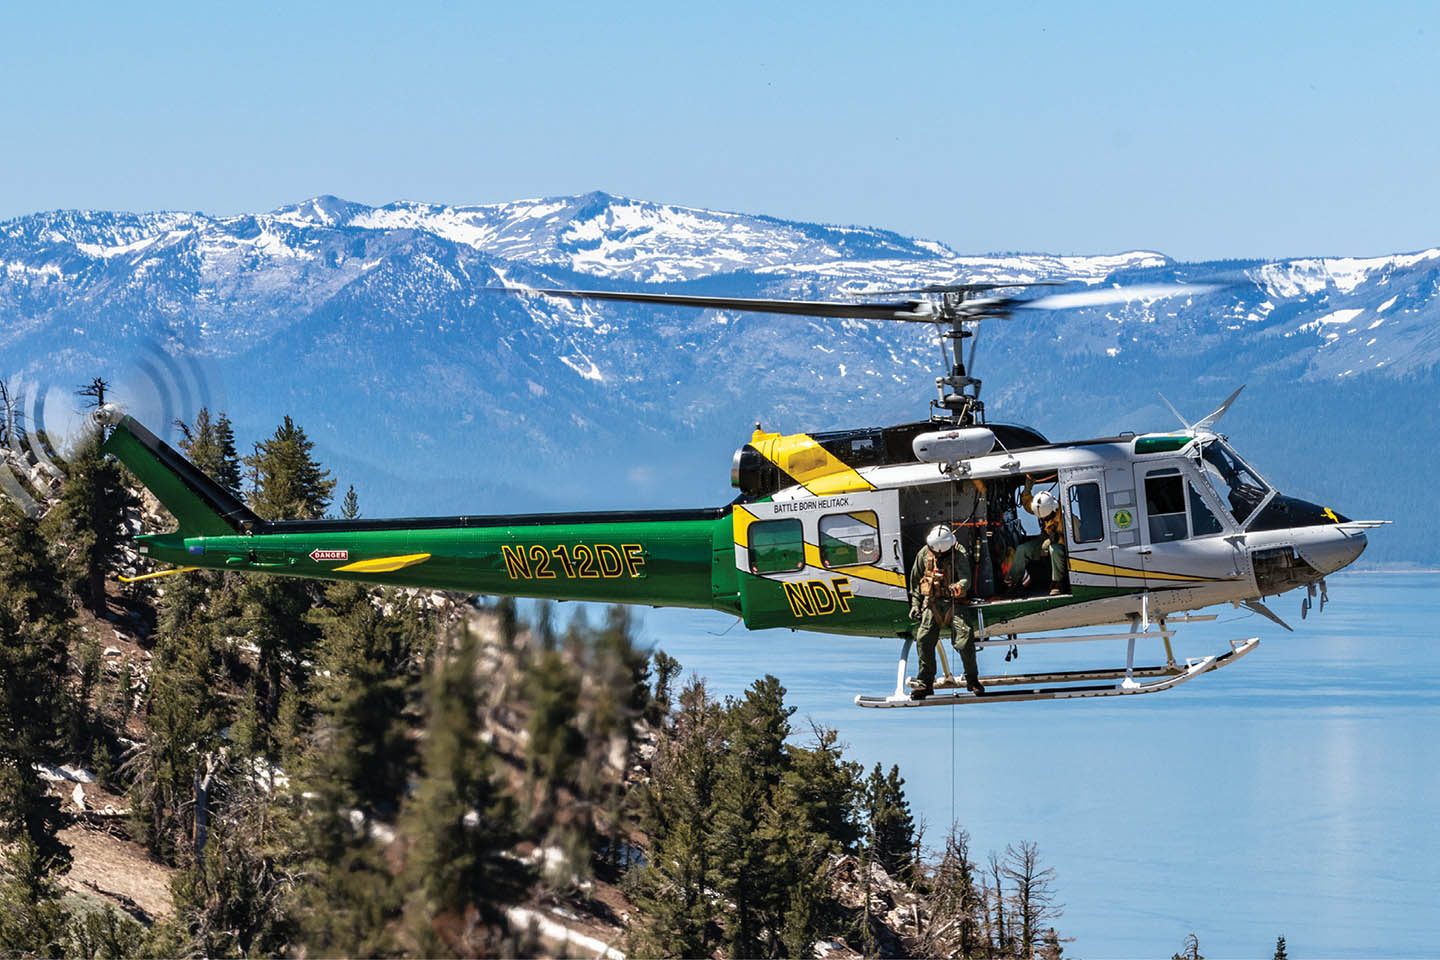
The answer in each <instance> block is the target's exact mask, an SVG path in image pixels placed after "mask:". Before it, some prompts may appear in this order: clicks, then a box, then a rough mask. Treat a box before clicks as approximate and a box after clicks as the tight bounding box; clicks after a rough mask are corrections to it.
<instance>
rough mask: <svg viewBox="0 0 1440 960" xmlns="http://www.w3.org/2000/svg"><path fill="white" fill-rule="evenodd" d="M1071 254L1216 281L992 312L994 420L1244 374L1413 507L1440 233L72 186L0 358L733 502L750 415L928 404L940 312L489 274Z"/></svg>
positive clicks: (1254, 405) (1314, 448)
mask: <svg viewBox="0 0 1440 960" xmlns="http://www.w3.org/2000/svg"><path fill="white" fill-rule="evenodd" d="M1061 279H1063V280H1074V281H1079V282H1082V283H1084V284H1088V285H1102V284H1110V283H1125V284H1130V283H1150V282H1156V281H1168V280H1180V281H1208V282H1210V283H1214V284H1217V286H1215V287H1214V288H1213V289H1210V290H1208V291H1206V292H1197V294H1195V295H1194V296H1188V297H1176V298H1170V299H1164V300H1150V301H1144V300H1141V301H1133V302H1130V303H1126V304H1123V305H1119V306H1114V305H1112V306H1108V307H1087V308H1083V309H1075V310H1067V311H1059V312H1054V313H1050V312H1040V311H1033V312H1030V313H1028V314H1026V315H1024V316H1023V319H1022V318H1019V317H1017V318H1016V319H1012V320H1007V321H1004V322H1000V323H992V324H990V325H989V329H987V331H986V332H985V335H984V336H983V337H982V341H981V343H980V348H979V364H978V367H979V373H980V374H981V375H983V376H985V377H986V379H987V381H988V383H987V386H986V392H985V396H986V398H987V399H988V401H989V403H990V410H991V414H992V417H994V418H997V419H1010V420H1019V421H1022V422H1030V423H1033V424H1034V425H1035V426H1037V427H1039V428H1040V429H1042V430H1043V431H1044V432H1045V433H1047V434H1048V435H1050V436H1051V437H1053V438H1057V439H1063V438H1072V437H1079V436H1090V435H1098V434H1102V433H1109V432H1114V431H1119V430H1125V429H1130V430H1147V429H1164V428H1166V427H1168V425H1170V424H1171V423H1173V418H1171V416H1170V414H1169V413H1168V411H1166V410H1165V408H1164V406H1163V404H1161V402H1160V401H1159V399H1158V398H1157V397H1156V392H1157V391H1162V392H1164V393H1165V394H1166V396H1168V397H1169V398H1170V399H1171V400H1172V401H1174V402H1175V403H1176V404H1177V406H1179V407H1180V409H1181V410H1182V412H1187V413H1189V414H1193V415H1195V416H1198V415H1200V414H1201V413H1204V412H1205V411H1207V410H1208V409H1210V407H1212V406H1213V405H1214V403H1215V402H1217V401H1218V400H1219V399H1220V398H1221V397H1223V396H1224V395H1225V394H1226V393H1228V392H1229V391H1230V390H1231V389H1233V388H1234V387H1235V386H1237V385H1239V384H1241V383H1248V384H1249V390H1248V391H1247V394H1246V396H1245V397H1244V399H1243V400H1242V401H1241V403H1240V404H1239V405H1237V407H1236V409H1235V410H1234V411H1233V412H1232V413H1231V414H1230V419H1229V420H1227V421H1226V424H1225V426H1226V427H1227V428H1229V429H1230V431H1231V434H1232V436H1233V437H1234V438H1235V439H1236V441H1237V443H1240V444H1241V445H1242V448H1243V449H1244V450H1246V451H1247V452H1248V453H1249V455H1250V457H1251V459H1252V460H1254V461H1256V465H1257V466H1259V468H1260V469H1261V470H1262V471H1263V472H1267V473H1268V474H1269V475H1270V476H1271V479H1273V480H1276V481H1277V482H1279V483H1280V484H1281V485H1282V486H1285V487H1287V488H1288V489H1291V490H1294V491H1295V492H1297V493H1299V494H1300V495H1309V496H1312V497H1316V498H1320V499H1325V500H1326V502H1330V501H1333V502H1334V503H1335V506H1336V508H1337V509H1341V510H1343V511H1345V512H1348V513H1351V514H1360V513H1365V514H1367V515H1377V514H1378V515H1383V516H1387V517H1390V518H1393V519H1403V517H1402V516H1401V514H1402V513H1404V512H1407V511H1409V510H1410V509H1411V508H1412V507H1415V508H1418V504H1419V502H1420V501H1419V493H1418V491H1419V489H1420V487H1421V484H1423V483H1424V478H1428V474H1429V472H1430V469H1433V467H1434V466H1435V458H1434V457H1433V455H1431V454H1430V453H1429V452H1428V450H1429V445H1428V442H1424V441H1426V440H1428V437H1430V436H1433V432H1434V428H1435V426H1436V423H1435V420H1436V406H1437V404H1436V396H1437V394H1436V390H1435V388H1436V386H1437V360H1440V335H1437V332H1436V331H1437V326H1436V319H1437V316H1440V249H1435V250H1428V251H1424V252H1420V253H1410V254H1399V255H1393V256H1383V257H1375V258H1370V259H1342V258H1332V259H1298V260H1291V261H1281V262H1274V263H1262V262H1258V261H1224V262H1212V263H1178V262H1175V261H1173V260H1171V259H1170V258H1168V257H1166V256H1164V255H1162V254H1159V253H1155V252H1150V251H1132V252H1125V253H1119V254H1114V255H1107V256H1091V257H1084V256H1064V257H1062V256H1052V255H1046V254H995V255H984V256H972V255H960V254H957V253H955V252H954V251H952V250H950V249H949V248H947V247H945V246H944V245H943V244H940V243H936V242H934V241H928V240H916V239H912V238H908V237H903V236H900V235H898V234H894V233H890V232H887V231H884V230H877V229H873V228H868V227H838V226H826V225H818V224H807V223H795V222H790V221H783V220H777V219H774V218H769V217H763V216H753V215H746V214H736V213H723V212H716V211H709V210H700V209H694V208H686V207H679V206H672V205H664V204H656V203H647V202H643V201H638V200H630V199H625V198H620V197H613V196H609V195H606V194H601V193H592V194H586V195H583V196H577V197H560V198H552V199H544V200H527V201H519V202H515V203H506V204H492V205H485V206H471V207H452V206H442V205H436V204H423V203H392V204H387V205H385V206H381V207H371V206H366V205H364V204H358V203H351V202H347V201H344V200H340V199H337V198H335V197H317V198H315V199H313V200H307V201H305V202H303V203H299V204H296V205H293V206H288V207H284V208H281V209H279V210H276V211H273V212H271V213H266V214H255V215H244V216H236V217H210V216H205V215H202V214H195V213H174V212H166V213H151V214H125V213H110V212H79V211H56V212H50V213H40V214H35V215H32V216H28V217H23V218H20V219H17V220H12V221H9V222H7V223H3V224H0V377H3V376H8V377H10V378H11V380H12V381H14V382H19V383H21V384H22V385H23V386H25V387H26V389H28V390H29V391H30V392H31V393H32V394H36V393H45V392H46V391H47V390H48V391H49V392H50V393H51V394H52V395H53V394H54V393H55V389H56V385H57V384H58V385H61V386H63V388H64V390H65V391H68V390H69V389H72V388H73V384H74V383H76V382H78V381H79V380H80V379H82V378H88V377H90V376H93V375H96V374H103V375H105V376H107V377H109V378H111V379H112V380H117V381H119V382H121V383H122V384H128V386H127V387H126V389H127V390H128V391H129V392H130V393H131V394H132V402H134V403H136V404H137V405H139V406H140V408H141V409H142V411H145V410H147V409H153V410H154V411H156V412H154V413H151V414H150V416H151V419H152V420H153V419H155V418H156V417H159V416H163V414H162V413H160V412H159V411H160V410H162V408H164V405H163V403H162V402H161V400H162V398H161V394H166V393H168V394H170V396H169V397H168V399H169V401H170V406H169V408H168V409H170V410H172V411H173V412H176V413H181V412H184V411H183V410H182V408H183V407H185V406H186V400H187V396H185V395H187V394H188V401H189V402H190V403H191V404H192V405H193V403H194V402H195V401H196V399H197V398H198V397H199V395H200V391H199V389H198V388H196V387H195V385H194V384H193V383H192V384H191V385H190V387H189V388H186V387H185V386H184V384H183V383H182V384H181V385H180V386H176V384H175V383H173V382H172V381H175V380H177V378H178V379H179V380H181V381H185V380H187V377H186V376H184V375H182V374H183V371H182V368H183V367H185V366H186V365H187V364H189V363H190V359H191V358H196V357H198V358H204V359H205V360H206V362H207V363H212V364H213V365H214V367H216V368H218V371H219V377H218V378H217V377H215V376H212V377H211V378H210V379H211V381H212V386H213V384H214V382H215V381H217V380H219V379H223V382H224V383H225V384H226V385H228V397H220V396H216V397H213V398H212V402H214V403H216V404H217V405H224V406H227V407H228V408H230V412H231V414H232V416H233V417H234V418H235V420H236V423H237V427H238V428H239V430H240V433H241V435H242V436H249V437H255V436H258V435H259V434H260V433H261V431H263V430H266V429H268V428H269V427H270V426H273V424H274V422H275V421H276V420H277V419H278V418H279V417H280V416H281V415H282V414H285V413H293V414H295V415H296V416H297V417H298V418H299V419H300V420H301V422H302V423H303V424H305V425H306V427H307V429H308V430H309V431H310V433H311V434H312V436H313V437H314V438H315V439H316V440H317V441H318V442H319V444H320V449H321V452H322V453H323V454H324V455H325V456H326V459H327V460H328V462H330V463H331V464H332V465H334V467H335V469H336V471H337V472H338V473H340V474H342V476H343V478H344V479H345V480H346V481H347V482H349V481H350V480H352V479H353V480H354V482H356V484H357V487H358V488H359V489H360V491H361V493H362V496H366V497H367V498H368V503H367V506H368V507H369V508H370V512H397V511H398V512H410V511H416V512H419V511H437V510H443V511H458V510H504V509H509V508H511V507H512V506H513V505H514V504H516V503H519V504H520V505H521V506H523V507H532V506H540V505H544V506H561V505H565V504H568V503H574V504H580V505H583V506H597V507H598V506H606V505H621V504H642V503H657V504H660V503H663V504H677V503H691V502H710V501H716V502H718V501H720V500H722V499H724V498H725V497H726V488H725V486H724V484H725V476H726V472H727V471H726V469H725V468H726V467H727V466H728V459H729V458H728V454H729V451H730V450H733V448H734V447H735V446H737V445H739V444H740V443H742V442H743V441H744V440H745V439H746V437H747V436H748V432H749V429H750V428H751V426H752V424H753V422H754V421H755V420H757V419H759V420H762V421H763V422H764V423H765V424H766V426H767V427H778V428H783V429H823V428H828V427H837V426H856V425H861V424H872V423H880V422H893V421H898V420H906V419H915V418H918V417H921V416H923V415H924V414H925V412H926V401H927V400H928V398H929V397H930V396H931V395H932V394H933V378H934V376H935V374H936V372H937V366H938V351H937V347H936V344H935V341H934V338H933V335H930V334H929V333H927V332H926V331H927V329H928V328H924V327H920V328H913V327H908V326H907V327H904V328H899V329H897V328H896V327H895V326H894V325H889V324H885V323H881V322H868V321H825V320H818V319H817V320H807V319H799V318H791V317H773V316H754V315H739V314H734V313H721V312H713V311H707V312H696V311H685V310H675V309H663V308H643V307H635V306H621V305H596V304H589V303H571V302H557V301H553V300H548V299H543V298H536V297H516V296H513V295H506V294H498V293H495V292H493V290H487V289H486V288H493V287H496V286H500V285H529V286H548V285H556V286H581V287H594V288H612V289H614V288H625V289H637V288H650V289H660V290H667V291H674V292H681V291H684V292H691V293H712V294H721V293H723V294H732V295H739V296H809V297H825V296H835V295H839V294H841V293H846V292H855V291H859V290H865V289H880V288H886V287H897V286H898V287H905V286H912V285H915V284H921V283H927V282H946V281H954V280H991V281H1001V282H1029V281H1039V280H1061ZM157 344H158V345H159V346H158V347H157V346H156V345H157ZM167 355H168V356H169V357H171V358H179V361H180V362H179V363H177V361H176V360H175V359H167V358H166V357H167ZM188 379H190V380H193V377H191V378H188ZM157 384H158V386H157ZM62 393H63V391H62ZM55 402H56V401H52V402H51V403H50V409H51V410H52V413H53V407H54V405H55ZM147 405H148V407H147ZM142 415H143V413H142ZM1417 441H1420V442H1417ZM1427 468H1430V469H1427ZM1420 512H1422V513H1424V514H1425V515H1427V516H1428V515H1429V513H1432V512H1433V511H1420ZM1426 522H1428V521H1426ZM1400 526H1401V525H1397V528H1396V529H1395V531H1394V534H1393V535H1392V534H1391V533H1389V532H1387V533H1386V534H1384V535H1381V536H1378V537H1377V538H1376V541H1377V550H1376V553H1377V554H1379V555H1385V556H1392V557H1395V558H1399V557H1403V556H1414V557H1416V558H1420V557H1422V556H1423V557H1424V558H1433V557H1436V556H1437V554H1440V548H1436V547H1435V546H1434V544H1435V543H1436V534H1440V529H1433V525H1431V527H1425V526H1424V523H1422V524H1421V527H1422V528H1423V531H1422V529H1420V528H1416V527H1410V526H1408V525H1405V527H1406V529H1405V530H1403V531H1402V530H1401V529H1399V527H1400ZM1387 539H1388V540H1389V542H1390V543H1391V544H1392V545H1394V547H1395V549H1393V550H1391V549H1385V548H1383V547H1382V546H1381V545H1383V544H1384V543H1385V542H1386V540H1387Z"/></svg>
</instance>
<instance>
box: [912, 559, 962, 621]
mask: <svg viewBox="0 0 1440 960" xmlns="http://www.w3.org/2000/svg"><path fill="white" fill-rule="evenodd" d="M947 552H948V553H949V554H950V557H949V562H947V563H943V564H942V563H940V562H939V561H938V560H937V559H936V556H935V551H934V550H931V549H930V548H929V547H928V546H927V547H926V548H925V576H924V577H923V578H922V579H921V580H920V596H921V597H922V598H923V599H924V601H925V605H926V606H927V607H929V608H930V609H931V610H932V611H934V613H935V618H936V619H937V620H939V622H940V625H941V626H945V625H948V624H949V623H950V620H951V618H952V617H954V616H955V598H954V596H953V595H951V593H950V585H951V584H952V583H954V581H955V578H954V572H955V551H954V550H950V551H947Z"/></svg>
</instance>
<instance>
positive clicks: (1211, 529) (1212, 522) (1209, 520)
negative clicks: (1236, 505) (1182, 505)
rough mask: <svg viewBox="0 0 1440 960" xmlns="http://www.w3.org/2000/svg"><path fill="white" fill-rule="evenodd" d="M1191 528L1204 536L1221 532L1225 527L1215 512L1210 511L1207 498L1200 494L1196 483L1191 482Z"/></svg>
mask: <svg viewBox="0 0 1440 960" xmlns="http://www.w3.org/2000/svg"><path fill="white" fill-rule="evenodd" d="M1190 528H1191V529H1192V530H1194V531H1195V536H1197V537H1203V536H1205V535H1206V534H1210V533H1220V532H1222V530H1223V528H1222V527H1221V526H1220V521H1219V520H1217V519H1216V518H1215V514H1213V513H1211V512H1210V507H1209V506H1207V505H1206V503H1205V498H1204V497H1202V496H1200V491H1199V490H1196V489H1195V485H1194V484H1193V483H1192V484H1190Z"/></svg>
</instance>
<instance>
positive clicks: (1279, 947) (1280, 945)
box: [1272, 937, 1290, 960]
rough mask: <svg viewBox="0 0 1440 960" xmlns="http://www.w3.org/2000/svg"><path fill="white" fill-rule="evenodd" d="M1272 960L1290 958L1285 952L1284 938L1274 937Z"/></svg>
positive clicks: (1287, 959)
mask: <svg viewBox="0 0 1440 960" xmlns="http://www.w3.org/2000/svg"><path fill="white" fill-rule="evenodd" d="M1272 960H1290V954H1288V953H1286V952H1285V938H1284V937H1276V938H1275V956H1274V957H1273V958H1272Z"/></svg>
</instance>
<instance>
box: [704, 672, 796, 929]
mask: <svg viewBox="0 0 1440 960" xmlns="http://www.w3.org/2000/svg"><path fill="white" fill-rule="evenodd" d="M794 712H795V711H794V708H793V707H786V706H785V688H784V687H782V686H781V685H780V681H779V680H777V679H775V677H773V676H769V675H766V676H765V677H764V678H763V679H761V680H757V681H755V682H754V683H753V684H751V686H750V688H749V689H748V690H746V691H745V696H744V697H743V698H741V699H739V700H734V699H732V700H731V701H730V702H729V703H728V705H727V708H726V726H725V732H726V734H727V738H728V740H729V749H728V750H727V751H726V753H725V757H724V760H723V761H722V764H721V768H720V782H719V785H718V788H717V791H716V804H715V827H716V829H715V859H716V862H717V863H718V864H719V865H720V871H719V872H720V890H721V892H722V893H724V894H725V896H726V897H727V898H728V899H729V900H730V901H731V904H732V909H731V910H730V915H729V922H728V924H727V927H726V934H727V941H728V942H727V948H728V950H729V953H730V955H731V956H734V957H753V956H759V955H761V954H767V955H768V954H769V953H770V952H771V950H772V948H773V946H774V943H773V940H774V937H775V936H776V935H777V931H776V929H775V927H774V926H773V925H771V926H767V924H766V923H765V920H766V918H767V917H768V918H771V919H772V920H773V918H774V917H776V916H778V914H779V913H780V912H781V911H782V910H783V906H782V904H783V900H784V896H785V891H784V890H783V889H781V888H780V886H779V884H780V883H782V882H783V881H782V880H781V879H780V878H779V876H778V872H779V871H777V869H776V867H775V865H774V864H773V863H769V862H767V854H768V852H769V851H768V849H767V846H766V843H765V840H764V838H762V836H761V826H762V824H763V823H764V822H765V820H766V817H767V814H768V813H769V811H770V806H771V803H772V792H773V791H774V790H775V788H776V787H778V786H779V784H780V780H781V778H782V777H783V776H784V774H785V770H786V767H787V757H786V754H785V738H786V737H787V736H789V734H790V716H791V714H793V713H794ZM762 937H766V938H767V939H768V942H766V941H762Z"/></svg>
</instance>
